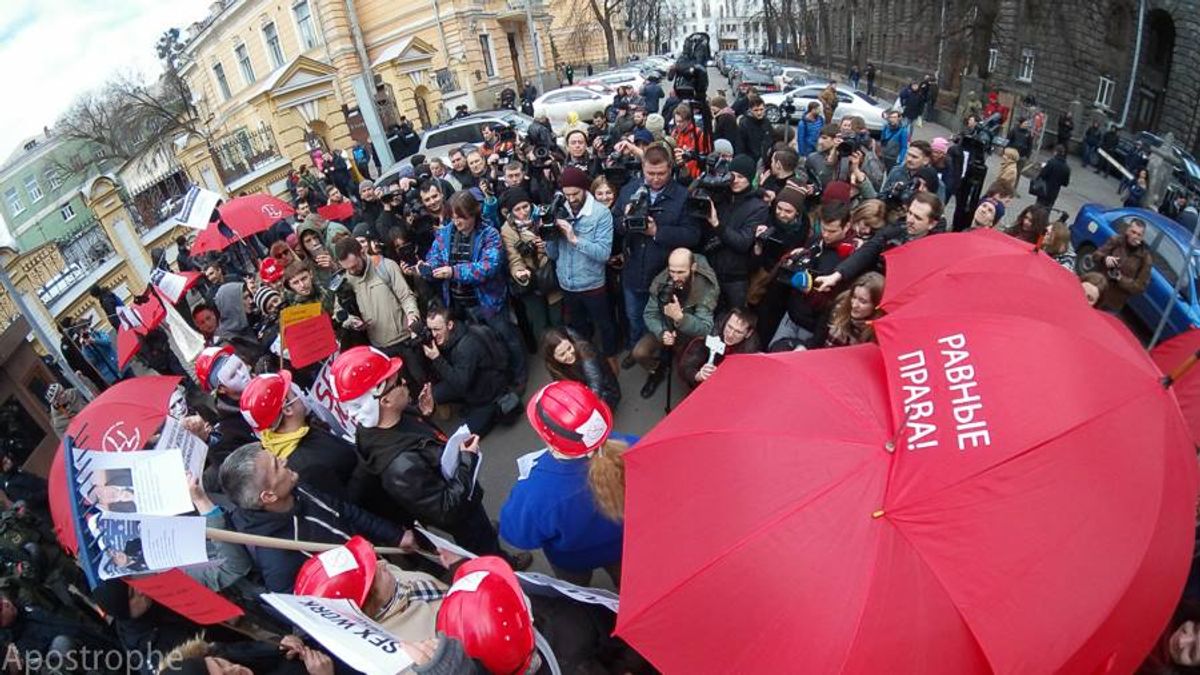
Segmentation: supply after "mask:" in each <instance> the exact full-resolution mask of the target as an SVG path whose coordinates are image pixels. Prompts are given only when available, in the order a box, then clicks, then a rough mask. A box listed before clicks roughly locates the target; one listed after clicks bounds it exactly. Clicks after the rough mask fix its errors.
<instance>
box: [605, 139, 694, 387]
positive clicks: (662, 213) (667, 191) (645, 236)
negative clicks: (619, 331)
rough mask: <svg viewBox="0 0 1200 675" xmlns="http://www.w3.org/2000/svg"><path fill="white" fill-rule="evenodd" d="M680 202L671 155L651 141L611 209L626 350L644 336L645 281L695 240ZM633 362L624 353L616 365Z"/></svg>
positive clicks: (683, 192) (683, 195) (680, 191)
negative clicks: (618, 245) (620, 262)
mask: <svg viewBox="0 0 1200 675" xmlns="http://www.w3.org/2000/svg"><path fill="white" fill-rule="evenodd" d="M686 202H687V188H685V187H684V186H682V185H680V184H679V183H678V182H676V181H673V180H671V155H670V153H669V152H668V151H667V149H666V147H665V146H663V145H661V144H657V143H656V144H654V145H651V146H650V147H648V148H646V151H645V152H644V153H643V155H642V175H641V177H640V178H637V179H634V180H631V181H629V182H628V183H626V184H625V186H624V187H622V188H621V191H620V193H619V194H618V195H617V201H616V204H615V205H614V207H613V213H616V214H618V218H617V232H618V234H619V235H620V236H621V238H622V241H623V243H624V247H623V253H624V260H625V263H624V267H623V268H622V270H621V286H622V288H623V291H624V295H625V314H626V316H627V317H628V319H629V347H630V348H632V347H633V346H634V345H636V344H637V342H638V340H639V339H641V337H642V334H643V333H645V332H646V324H645V323H644V322H643V321H642V316H643V313H644V310H645V309H646V303H647V302H648V301H649V298H650V282H651V281H652V280H653V279H654V277H655V275H657V274H658V273H659V272H661V271H662V269H663V267H664V266H665V265H666V262H667V254H668V253H669V252H670V251H671V250H672V249H675V248H680V247H682V248H691V247H693V246H695V245H696V244H698V243H699V242H700V229H699V228H698V227H696V225H695V224H694V223H693V220H692V218H691V217H689V216H688V215H687V214H686V213H685V210H684V207H685V205H686ZM634 363H635V361H634V359H633V355H632V354H630V355H628V356H626V358H625V360H624V361H622V362H621V367H622V368H632V367H633V364H634Z"/></svg>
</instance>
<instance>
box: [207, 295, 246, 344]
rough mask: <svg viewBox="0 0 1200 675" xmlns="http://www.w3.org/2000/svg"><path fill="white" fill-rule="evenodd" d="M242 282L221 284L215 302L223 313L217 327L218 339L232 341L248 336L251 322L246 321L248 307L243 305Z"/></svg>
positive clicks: (218, 309)
mask: <svg viewBox="0 0 1200 675" xmlns="http://www.w3.org/2000/svg"><path fill="white" fill-rule="evenodd" d="M242 288H243V285H242V282H240V281H231V282H229V283H227V284H221V287H220V288H218V289H217V294H216V296H214V298H213V302H214V303H215V304H216V306H217V311H218V312H220V313H221V323H219V324H218V325H217V337H220V338H225V339H226V340H231V339H233V338H235V337H240V336H245V335H247V334H248V331H249V328H250V322H249V321H248V320H247V319H246V306H245V305H243V304H242Z"/></svg>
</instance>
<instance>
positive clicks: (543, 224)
mask: <svg viewBox="0 0 1200 675" xmlns="http://www.w3.org/2000/svg"><path fill="white" fill-rule="evenodd" d="M538 217H539V218H540V222H539V224H538V228H537V235H538V236H539V237H541V238H542V239H553V238H555V237H557V236H558V235H559V233H560V230H559V229H558V224H557V223H556V222H555V221H557V220H558V219H559V218H562V219H563V220H570V219H571V212H570V211H569V210H568V209H567V196H566V195H564V194H563V193H561V192H558V193H555V195H554V201H552V202H550V204H549V205H548V206H546V208H544V209H542V210H541V212H540V213H539V214H538Z"/></svg>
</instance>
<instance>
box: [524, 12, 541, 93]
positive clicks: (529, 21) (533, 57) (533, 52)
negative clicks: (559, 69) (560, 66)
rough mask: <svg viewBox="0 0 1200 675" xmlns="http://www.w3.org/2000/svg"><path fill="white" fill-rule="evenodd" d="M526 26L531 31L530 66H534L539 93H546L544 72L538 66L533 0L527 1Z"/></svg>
mask: <svg viewBox="0 0 1200 675" xmlns="http://www.w3.org/2000/svg"><path fill="white" fill-rule="evenodd" d="M525 24H526V26H527V27H528V29H529V59H530V61H529V64H530V65H531V66H533V72H534V73H535V74H536V75H537V80H538V84H540V85H541V86H540V87H538V91H546V78H545V77H544V76H543V75H542V70H541V68H540V67H539V66H538V61H539V60H540V58H539V53H538V39H537V24H535V23H534V22H533V0H525Z"/></svg>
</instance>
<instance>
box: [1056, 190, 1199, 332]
mask: <svg viewBox="0 0 1200 675" xmlns="http://www.w3.org/2000/svg"><path fill="white" fill-rule="evenodd" d="M1134 218H1138V219H1140V220H1141V221H1142V222H1144V223H1146V239H1145V242H1146V246H1148V247H1149V249H1150V255H1151V256H1152V257H1153V259H1154V269H1153V270H1152V271H1151V272H1150V285H1149V286H1147V287H1146V290H1145V292H1143V293H1139V294H1137V295H1134V296H1132V297H1131V298H1129V304H1128V307H1129V309H1130V311H1132V312H1133V314H1134V316H1136V317H1137V319H1138V321H1140V322H1141V323H1142V324H1144V325H1145V326H1147V327H1148V328H1149V329H1150V330H1153V329H1154V328H1156V327H1157V326H1158V322H1159V321H1160V320H1161V319H1162V316H1163V314H1164V313H1167V317H1168V318H1167V324H1166V327H1165V328H1164V332H1163V338H1167V337H1170V336H1172V335H1174V334H1176V333H1180V332H1183V331H1185V330H1188V329H1189V328H1195V327H1198V326H1200V301H1198V299H1197V296H1196V272H1197V270H1198V269H1200V251H1197V250H1195V249H1192V250H1189V248H1188V247H1189V245H1190V244H1191V241H1192V233H1191V232H1189V231H1188V230H1187V228H1185V227H1183V226H1182V225H1180V224H1179V223H1177V222H1175V221H1173V220H1171V219H1169V218H1166V217H1164V216H1162V215H1159V214H1158V213H1155V212H1154V211H1148V210H1146V209H1134V208H1124V207H1122V208H1115V209H1113V208H1107V207H1105V206H1104V205H1102V204H1085V205H1084V207H1083V208H1081V209H1080V210H1079V213H1078V214H1077V215H1076V216H1075V222H1074V223H1072V224H1071V243H1072V244H1073V245H1074V246H1075V253H1076V258H1075V265H1076V269H1077V271H1078V272H1079V273H1080V274H1083V273H1086V272H1101V273H1103V272H1104V269H1103V266H1101V265H1097V264H1096V262H1095V261H1094V260H1092V257H1091V254H1092V253H1094V252H1095V251H1096V249H1097V248H1099V247H1100V246H1102V245H1104V242H1106V241H1108V240H1109V238H1111V237H1112V236H1113V235H1114V234H1117V233H1118V232H1124V231H1125V225H1127V224H1128V223H1129V221H1130V220H1132V219H1134ZM1189 260H1190V264H1189ZM1182 275H1186V278H1185V280H1184V282H1183V285H1182V286H1181V287H1180V289H1179V293H1178V294H1176V293H1175V283H1176V281H1178V280H1179V278H1180V277H1181V276H1182Z"/></svg>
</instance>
